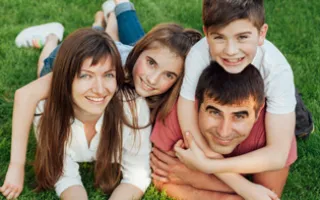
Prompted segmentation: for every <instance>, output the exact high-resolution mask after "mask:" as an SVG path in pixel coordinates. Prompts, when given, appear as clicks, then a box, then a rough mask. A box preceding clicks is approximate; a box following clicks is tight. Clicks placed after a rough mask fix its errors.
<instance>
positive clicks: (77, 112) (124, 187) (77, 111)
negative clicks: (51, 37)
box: [1, 29, 151, 199]
mask: <svg viewBox="0 0 320 200" xmlns="http://www.w3.org/2000/svg"><path fill="white" fill-rule="evenodd" d="M36 113H37V114H40V115H38V116H37V117H35V119H34V125H35V129H36V135H37V140H38V143H37V151H36V159H35V174H36V179H37V183H38V186H37V189H38V190H41V189H50V188H53V187H54V188H55V190H56V192H57V194H58V195H59V196H60V197H61V198H62V199H87V194H86V191H85V189H84V187H83V186H82V182H81V177H80V174H79V165H78V164H77V162H92V161H96V162H95V185H96V186H98V187H99V188H100V189H101V190H102V191H104V192H106V193H111V192H112V191H113V192H112V194H111V197H110V199H132V198H134V199H136V198H141V196H142V195H143V192H144V191H145V190H146V188H147V187H148V185H149V183H150V167H149V153H150V150H151V144H150V141H149V136H150V131H151V127H150V126H148V124H149V109H148V106H147V104H146V102H145V100H144V99H143V98H140V97H137V96H135V92H134V91H133V90H131V89H129V88H127V87H126V86H125V84H124V72H123V69H122V67H121V61H120V56H119V53H118V51H117V49H116V46H115V44H114V43H113V41H112V39H111V38H110V37H109V36H108V35H107V34H105V33H103V32H101V31H97V30H93V29H80V30H78V31H76V32H74V33H73V34H71V35H70V36H69V37H68V38H67V39H66V40H65V41H64V43H63V44H62V46H61V48H60V50H59V53H58V54H57V58H56V60H55V64H54V68H53V73H52V83H51V86H50V88H49V93H48V99H47V100H45V101H41V102H40V103H39V104H38V106H37V112H36ZM138 116H139V117H138ZM19 136H20V138H19V137H17V135H16V134H15V133H13V139H12V145H13V146H16V148H15V150H14V151H12V154H11V160H12V161H13V160H16V161H18V162H21V161H22V160H25V157H24V155H22V154H21V153H20V152H22V151H21V149H20V148H19V147H20V146H19V144H25V143H26V142H27V141H26V140H27V136H26V137H25V136H24V135H19ZM19 153H20V154H19ZM12 161H11V164H10V165H12V163H14V162H12ZM114 162H116V163H118V164H119V165H117V164H114ZM120 166H121V167H120ZM10 167H11V166H10ZM120 169H121V170H120ZM9 170H10V169H9ZM121 171H122V177H123V178H122V179H120V177H121ZM8 176H14V174H11V173H9V172H8V174H7V177H6V181H7V178H9V177H8ZM10 178H12V177H10ZM20 179H21V177H20ZM119 182H120V184H119ZM18 189H19V188H18ZM1 191H2V193H3V195H4V196H6V197H7V198H8V199H11V198H17V196H18V195H19V193H20V191H19V190H17V188H15V185H13V184H11V185H10V184H5V185H4V186H3V187H2V188H1Z"/></svg>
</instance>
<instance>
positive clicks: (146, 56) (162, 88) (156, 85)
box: [132, 46, 183, 97]
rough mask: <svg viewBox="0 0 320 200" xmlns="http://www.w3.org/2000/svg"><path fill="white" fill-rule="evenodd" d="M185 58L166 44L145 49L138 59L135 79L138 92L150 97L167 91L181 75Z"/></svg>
mask: <svg viewBox="0 0 320 200" xmlns="http://www.w3.org/2000/svg"><path fill="white" fill-rule="evenodd" d="M182 69H183V60H182V58H181V57H180V56H177V55H176V54H175V53H173V52H172V51H170V49H169V48H167V47H164V46H157V47H155V48H151V49H147V50H144V51H143V52H142V53H141V54H140V56H139V58H138V59H137V61H136V63H135V65H134V67H133V71H132V76H133V81H134V86H135V89H136V91H137V93H138V94H139V95H140V96H142V97H149V96H154V95H159V94H163V93H165V92H166V91H167V90H168V89H169V88H171V87H172V85H173V84H174V83H175V82H176V81H177V79H178V77H179V76H181V74H182Z"/></svg>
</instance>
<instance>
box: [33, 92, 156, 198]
mask: <svg viewBox="0 0 320 200" xmlns="http://www.w3.org/2000/svg"><path fill="white" fill-rule="evenodd" d="M44 103H45V100H43V101H41V102H39V104H38V106H37V109H36V113H42V112H43V110H44ZM136 105H137V116H138V124H139V126H141V127H143V126H145V125H147V124H148V123H149V118H150V111H149V107H148V105H147V103H146V101H145V100H144V99H143V98H142V97H137V99H136ZM124 109H125V113H126V116H127V118H128V119H129V122H131V121H130V120H132V115H131V112H130V108H129V105H128V103H124ZM40 117H41V116H40ZM40 117H35V118H34V120H33V123H34V127H35V130H36V127H37V125H38V123H39V119H40ZM102 123H103V116H101V117H100V119H99V120H98V122H97V124H96V127H95V128H96V131H97V133H96V135H95V136H94V137H93V138H92V140H91V143H90V146H88V142H87V139H86V136H85V132H84V126H83V123H82V122H81V121H79V120H77V119H75V120H74V123H73V124H72V125H71V135H70V136H71V137H70V139H69V142H68V144H67V147H66V157H65V161H64V166H63V175H62V176H61V177H60V179H59V180H58V182H57V183H56V184H55V189H56V192H57V193H58V195H59V196H60V194H61V193H62V192H63V191H64V190H65V189H67V188H68V187H70V186H73V185H82V182H81V177H80V174H79V165H78V163H77V162H92V161H94V160H95V159H96V153H97V149H98V145H99V140H100V134H101V126H102ZM122 128H123V132H122V134H123V135H122V136H123V143H122V162H121V164H122V166H121V170H122V175H123V178H122V180H121V183H129V184H132V185H134V186H136V187H138V188H139V189H140V190H142V191H143V192H144V191H145V190H146V189H147V187H148V186H149V184H150V182H151V178H150V176H151V170H150V165H149V159H150V158H149V154H150V152H151V142H150V139H149V137H150V133H151V126H148V127H147V128H144V129H140V130H137V131H136V140H135V141H134V131H133V130H132V129H131V128H129V127H128V126H125V125H123V126H122ZM35 132H36V131H35ZM106 170H108V169H106Z"/></svg>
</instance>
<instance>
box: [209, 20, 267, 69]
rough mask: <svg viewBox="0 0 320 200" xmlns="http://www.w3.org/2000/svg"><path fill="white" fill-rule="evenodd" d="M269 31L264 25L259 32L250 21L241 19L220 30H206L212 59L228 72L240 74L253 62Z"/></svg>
mask: <svg viewBox="0 0 320 200" xmlns="http://www.w3.org/2000/svg"><path fill="white" fill-rule="evenodd" d="M267 29H268V26H267V25H266V24H264V25H263V26H262V27H261V29H260V31H258V30H257V28H256V27H255V26H254V25H253V24H252V23H251V22H250V21H249V20H248V19H239V20H235V21H233V22H231V23H230V24H228V25H227V26H225V27H223V28H220V29H214V28H212V27H210V28H208V29H205V28H204V32H205V34H206V38H207V42H208V44H209V49H210V55H211V57H212V59H213V60H216V61H217V62H218V63H219V64H220V65H221V66H222V67H223V68H224V69H225V70H226V71H227V72H229V73H240V72H241V71H242V70H243V69H244V68H245V67H246V66H247V65H248V64H250V63H251V62H252V61H253V59H254V57H255V55H256V52H257V47H258V46H260V45H262V44H263V42H264V39H265V36H266V33H267Z"/></svg>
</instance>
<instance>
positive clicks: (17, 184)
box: [0, 163, 24, 199]
mask: <svg viewBox="0 0 320 200" xmlns="http://www.w3.org/2000/svg"><path fill="white" fill-rule="evenodd" d="M23 180H24V164H19V163H10V164H9V168H8V171H7V174H6V179H5V181H4V183H3V185H2V186H1V187H0V192H1V193H2V195H3V196H5V197H6V198H7V199H16V198H17V197H18V196H19V195H20V193H21V191H22V188H23Z"/></svg>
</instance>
